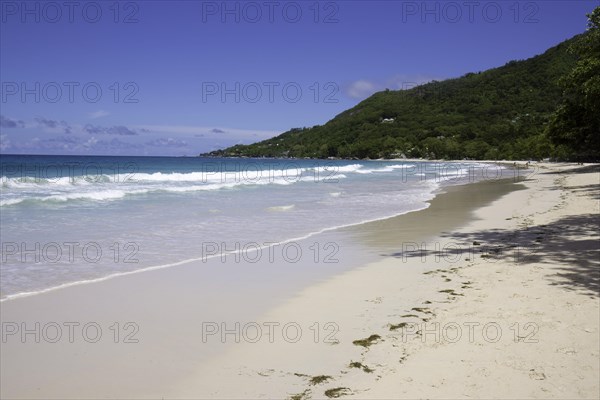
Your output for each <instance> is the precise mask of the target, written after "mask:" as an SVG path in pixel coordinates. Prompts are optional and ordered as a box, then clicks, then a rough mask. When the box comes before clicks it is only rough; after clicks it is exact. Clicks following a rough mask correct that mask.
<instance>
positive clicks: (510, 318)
mask: <svg viewBox="0 0 600 400" xmlns="http://www.w3.org/2000/svg"><path fill="white" fill-rule="evenodd" d="M532 170H533V171H535V172H534V173H533V174H530V175H529V176H528V178H527V179H526V180H518V181H516V180H512V181H510V182H509V181H506V180H503V181H490V182H481V183H477V184H472V185H466V186H461V187H455V188H451V189H450V190H449V191H448V193H444V194H441V195H439V196H438V197H436V199H434V200H433V202H432V204H431V206H430V207H429V208H428V209H427V210H423V211H420V212H415V213H410V214H407V215H404V216H400V217H395V218H392V219H388V220H382V221H377V222H373V223H369V224H364V225H360V226H355V227H350V228H344V229H343V230H342V231H343V232H341V234H342V235H343V236H344V237H346V238H351V240H353V241H355V242H357V243H360V244H361V246H363V247H364V248H367V249H370V252H372V253H373V254H378V255H379V256H378V257H377V261H376V262H372V263H367V264H362V263H360V262H359V261H360V260H355V262H357V263H358V264H359V266H357V267H356V268H350V269H343V268H339V269H332V270H331V273H330V274H329V275H328V277H327V278H326V279H322V278H319V277H315V278H314V279H313V278H310V279H309V278H306V277H305V278H302V279H301V278H300V277H298V280H301V282H295V283H294V282H290V283H289V284H287V285H284V286H281V287H280V288H278V289H277V290H276V291H274V292H273V290H274V289H273V288H272V287H270V286H272V285H270V283H269V281H266V282H265V281H259V280H258V279H257V280H256V282H254V281H253V280H252V276H254V275H259V276H260V274H269V273H271V272H272V271H274V270H269V269H268V268H266V269H264V270H260V271H258V270H248V269H246V270H245V272H244V274H245V275H238V276H237V278H236V279H239V281H240V282H236V283H232V285H234V284H235V287H236V288H239V291H237V292H235V293H236V294H233V295H229V296H221V295H220V293H219V288H218V286H215V288H214V289H213V291H212V292H211V291H209V290H207V289H206V288H205V287H203V288H204V289H206V290H203V291H198V286H197V285H196V284H195V283H197V282H201V281H202V280H204V281H206V280H207V279H209V278H211V277H213V276H212V275H211V274H210V273H209V272H207V271H206V269H201V268H194V267H193V266H189V265H182V266H177V267H173V268H168V269H163V270H157V271H149V272H145V273H140V274H134V275H129V276H123V277H120V278H117V279H112V280H107V281H103V282H98V283H94V284H90V285H81V286H75V287H69V288H65V289H61V290H57V291H53V292H48V293H44V294H40V295H36V296H31V297H24V298H19V299H14V300H10V301H4V302H2V303H1V304H0V308H1V311H2V312H1V319H2V333H3V337H2V355H1V365H0V374H1V375H0V377H1V381H2V385H1V389H0V390H1V393H0V394H1V397H2V398H7V399H8V398H160V397H163V398H189V399H191V398H202V399H208V398H223V399H224V398H236V399H246V398H248V399H249V398H292V399H296V400H297V399H310V398H335V397H345V396H351V398H364V399H391V398H398V399H404V398H406V399H414V398H501V399H509V398H511V399H512V398H541V399H547V398H560V399H572V398H584V399H595V398H599V397H600V385H599V383H598V382H599V381H600V379H599V378H600V349H599V343H600V320H599V318H600V310H599V308H600V307H599V306H600V297H599V284H600V276H599V272H600V270H599V268H600V254H599V253H600V245H599V239H600V237H599V229H598V228H599V215H600V207H599V199H600V183H599V177H600V171H599V169H598V166H597V165H586V166H579V165H576V164H536V165H535V166H534V169H532ZM347 240H349V242H351V241H350V239H347ZM392 248H394V249H396V250H395V251H387V250H386V249H392ZM348 257H350V256H348ZM342 260H343V261H344V260H346V259H345V258H342ZM348 262H350V260H349V261H348ZM238 268H239V271H242V270H243V268H242V267H241V266H238ZM239 271H238V272H239ZM263 276H264V275H263ZM246 278H247V279H248V281H249V282H252V283H251V284H248V285H247V286H246V285H244V284H243V283H242V282H243V281H244V279H246ZM269 290H271V291H269ZM265 293H268V296H266V297H265ZM248 296H253V297H252V298H253V301H252V303H253V306H252V307H250V305H248V304H246V303H247V302H246V301H245V299H247V298H248ZM269 296H270V297H269ZM257 303H259V304H260V306H256V304H257ZM224 309H227V310H228V313H227V314H226V317H225V318H224V317H223V314H221V313H220V312H221V311H222V310H224ZM23 323H25V327H27V328H28V329H30V332H29V333H25V334H24V333H23V329H22V328H23V325H22V324H23ZM36 323H39V324H40V328H38V329H37V331H36V329H35V328H32V327H35V324H36ZM115 323H118V325H115ZM52 324H56V325H59V326H60V331H61V333H62V336H61V337H59V338H58V339H56V337H57V335H56V334H55V332H57V327H56V326H55V325H52ZM236 324H239V325H236ZM69 326H71V327H72V329H73V331H72V332H71V331H69V329H67V328H68V327H69ZM97 328H100V329H101V331H102V333H103V335H101V336H102V337H101V338H98V335H97V334H96V332H97V331H98V329H97ZM73 332H74V333H73ZM71 333H73V335H70V334H71ZM70 336H73V337H70ZM82 337H83V340H82ZM96 338H97V339H98V340H96V341H94V340H93V339H96ZM54 339H56V340H54ZM69 339H73V340H69Z"/></svg>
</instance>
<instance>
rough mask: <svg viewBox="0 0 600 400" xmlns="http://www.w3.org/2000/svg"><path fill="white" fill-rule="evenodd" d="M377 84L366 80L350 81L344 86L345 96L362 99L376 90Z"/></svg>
mask: <svg viewBox="0 0 600 400" xmlns="http://www.w3.org/2000/svg"><path fill="white" fill-rule="evenodd" d="M377 90H378V89H377V85H376V84H375V83H373V82H369V81H366V80H359V81H354V82H352V83H350V84H349V85H348V86H347V87H345V88H344V92H345V93H346V96H348V97H350V98H353V99H364V98H365V97H368V96H370V95H372V94H373V93H375V92H376V91H377Z"/></svg>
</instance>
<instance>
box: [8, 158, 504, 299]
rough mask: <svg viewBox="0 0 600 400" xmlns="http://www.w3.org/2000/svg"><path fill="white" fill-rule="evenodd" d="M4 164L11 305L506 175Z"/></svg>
mask: <svg viewBox="0 0 600 400" xmlns="http://www.w3.org/2000/svg"><path fill="white" fill-rule="evenodd" d="M0 164H1V168H2V172H1V176H2V178H1V179H2V186H1V187H2V190H1V196H0V211H1V213H0V222H1V233H2V235H1V236H2V239H1V241H2V243H1V251H2V259H1V265H0V275H1V278H2V279H0V294H1V296H2V298H3V299H6V298H8V297H15V296H18V295H22V294H26V293H34V292H38V291H43V290H47V289H50V288H54V287H58V286H61V285H65V284H72V283H75V282H81V281H89V280H95V279H102V278H105V277H107V276H111V275H118V274H123V273H130V272H132V271H139V270H142V269H146V268H152V267H164V266H169V265H172V264H174V263H180V262H182V261H185V260H192V259H203V258H207V257H220V256H221V255H222V254H223V253H228V252H233V253H240V252H247V251H251V250H252V249H256V248H258V247H269V246H271V245H272V243H282V242H289V241H293V240H299V239H301V238H306V237H310V236H311V235H314V234H317V233H319V232H323V231H325V230H331V229H335V228H336V227H341V226H348V225H353V224H358V223H361V222H365V221H372V220H377V219H382V218H388V217H391V216H395V215H399V214H403V213H406V212H410V211H415V210H419V209H423V208H426V207H427V206H428V201H429V200H431V199H432V198H433V197H434V196H435V193H436V191H437V190H439V189H440V188H441V187H443V186H444V185H452V184H464V183H469V182H474V181H479V180H482V179H495V178H506V177H509V175H510V172H509V171H507V170H504V169H502V168H501V167H498V166H496V165H491V164H481V163H466V162H465V163H446V164H444V163H442V164H440V163H431V162H400V161H337V160H336V161H327V160H291V159H290V160H274V159H220V158H170V157H83V156H12V155H2V156H0ZM325 250H327V249H323V251H325ZM244 254H247V253H244Z"/></svg>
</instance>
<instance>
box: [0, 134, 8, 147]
mask: <svg viewBox="0 0 600 400" xmlns="http://www.w3.org/2000/svg"><path fill="white" fill-rule="evenodd" d="M9 148H10V139H9V138H8V135H6V134H2V135H0V150H1V151H4V150H8V149H9Z"/></svg>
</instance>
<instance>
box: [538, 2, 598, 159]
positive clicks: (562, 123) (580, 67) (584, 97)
mask: <svg viewBox="0 0 600 400" xmlns="http://www.w3.org/2000/svg"><path fill="white" fill-rule="evenodd" d="M588 18H589V21H588V32H587V33H586V35H585V36H584V37H583V38H582V39H581V40H579V41H577V42H576V43H574V44H573V45H572V46H571V48H570V51H572V52H573V53H575V54H577V55H578V56H579V60H578V61H577V63H576V65H575V67H574V68H573V70H572V71H571V72H569V73H568V74H567V75H566V76H564V77H563V78H562V79H561V81H560V83H561V86H562V87H563V98H564V99H563V103H562V104H561V105H560V106H559V107H558V109H557V110H556V112H555V113H554V116H553V117H552V119H551V120H550V124H549V125H548V128H547V135H548V137H549V138H550V140H551V141H552V142H553V143H554V144H555V145H557V146H560V145H562V146H565V147H566V148H568V149H570V150H571V152H572V153H574V154H575V157H576V158H578V159H581V160H583V159H587V160H598V159H600V7H596V9H595V10H594V11H593V12H592V13H591V14H588Z"/></svg>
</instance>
